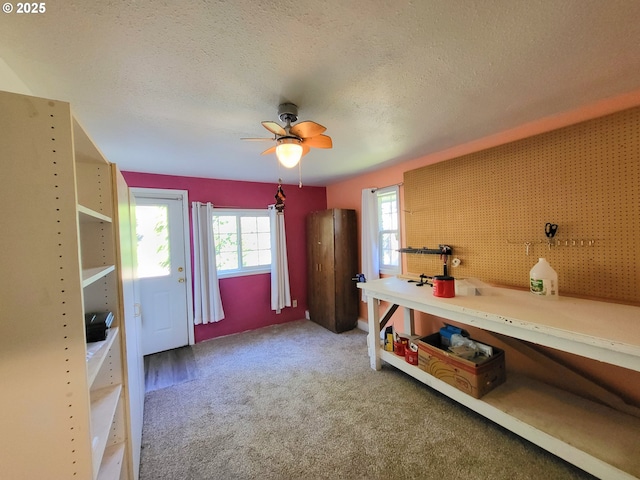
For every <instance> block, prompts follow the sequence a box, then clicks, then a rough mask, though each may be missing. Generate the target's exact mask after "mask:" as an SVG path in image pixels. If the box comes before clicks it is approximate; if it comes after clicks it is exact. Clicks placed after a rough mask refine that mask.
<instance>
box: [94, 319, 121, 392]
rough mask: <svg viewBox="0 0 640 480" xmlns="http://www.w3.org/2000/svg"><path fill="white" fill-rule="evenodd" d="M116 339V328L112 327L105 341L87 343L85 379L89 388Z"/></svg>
mask: <svg viewBox="0 0 640 480" xmlns="http://www.w3.org/2000/svg"><path fill="white" fill-rule="evenodd" d="M117 337H118V327H112V328H110V329H109V330H107V338H106V339H105V340H102V341H100V342H92V343H87V378H88V381H89V382H88V383H89V387H91V385H93V382H94V380H95V379H96V377H97V376H98V372H99V371H100V367H102V364H103V363H104V359H105V358H107V354H108V353H109V349H110V348H111V345H113V342H114V340H115V339H116V338H117Z"/></svg>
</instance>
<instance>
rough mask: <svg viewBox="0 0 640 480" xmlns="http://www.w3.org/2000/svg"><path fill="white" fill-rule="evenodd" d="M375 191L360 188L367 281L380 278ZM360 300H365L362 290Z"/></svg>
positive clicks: (362, 259) (362, 238)
mask: <svg viewBox="0 0 640 480" xmlns="http://www.w3.org/2000/svg"><path fill="white" fill-rule="evenodd" d="M376 200H377V198H376V193H375V190H374V189H372V188H365V189H364V190H362V213H361V214H360V219H361V227H362V228H361V230H362V235H361V245H360V247H361V248H360V252H361V255H362V258H361V263H362V272H361V273H363V274H364V277H365V278H366V279H367V281H370V280H375V279H377V278H380V257H379V250H378V249H379V246H378V207H377V202H376ZM362 301H363V302H365V303H366V302H367V296H366V295H365V294H364V290H363V291H362Z"/></svg>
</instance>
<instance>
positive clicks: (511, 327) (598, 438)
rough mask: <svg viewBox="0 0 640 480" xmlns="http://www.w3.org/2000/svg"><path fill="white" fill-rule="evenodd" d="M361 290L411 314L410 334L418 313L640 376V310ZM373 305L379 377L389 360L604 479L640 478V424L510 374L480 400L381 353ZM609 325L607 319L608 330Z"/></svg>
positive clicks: (508, 296)
mask: <svg viewBox="0 0 640 480" xmlns="http://www.w3.org/2000/svg"><path fill="white" fill-rule="evenodd" d="M358 286H359V288H362V289H364V290H365V291H366V293H367V296H368V297H369V298H377V299H380V300H385V301H388V302H390V303H391V304H392V305H399V306H402V307H404V308H405V330H407V331H409V330H411V329H412V320H413V311H415V310H417V311H421V312H425V313H430V314H434V315H437V316H438V317H441V318H444V319H448V320H454V321H456V322H459V323H462V324H465V325H470V326H475V327H478V328H483V329H485V330H488V331H491V332H495V333H501V334H503V335H508V336H511V337H513V338H519V339H522V340H528V341H533V342H535V343H538V344H540V345H546V346H552V347H553V348H560V349H562V350H564V351H570V352H573V353H576V354H579V355H582V356H585V357H588V358H596V359H598V360H601V361H605V362H608V363H611V364H616V365H620V366H624V367H626V368H629V369H632V370H639V369H640V363H639V360H640V333H638V329H637V320H638V318H640V308H638V307H632V306H628V305H618V304H610V303H604V302H595V301H589V300H580V299H570V298H561V299H559V301H557V302H552V303H551V302H546V303H540V300H539V299H532V298H531V296H530V295H528V292H518V291H512V290H507V289H494V290H492V293H493V295H487V296H477V297H476V296H474V297H455V298H452V299H439V298H436V297H433V295H432V294H431V292H430V290H427V291H425V290H423V289H418V288H415V286H412V285H410V284H407V283H406V282H405V281H402V280H400V279H397V278H385V279H381V280H374V281H372V282H368V283H361V284H358ZM368 305H369V311H368V313H369V337H368V342H369V357H370V360H371V367H372V368H374V369H378V370H379V369H380V368H381V362H382V361H384V362H386V363H388V364H389V365H392V366H394V367H395V368H398V369H399V370H402V371H403V372H405V373H407V374H408V375H411V376H412V377H414V378H416V379H418V380H420V381H421V382H423V383H425V384H426V385H428V386H430V387H431V388H433V389H435V390H437V391H439V392H441V393H443V394H445V395H447V396H448V397H450V398H452V399H454V400H456V401H457V402H459V403H461V404H462V405H464V406H466V407H468V408H470V409H471V410H473V411H475V412H477V413H479V414H481V415H483V416H485V417H487V418H489V419H490V420H492V421H494V422H495V423H497V424H499V425H502V426H503V427H505V428H507V429H509V430H511V431H512V432H514V433H516V434H518V435H520V436H522V437H523V438H526V439H527V440H529V441H530V442H532V443H534V444H536V445H538V446H540V447H542V448H544V449H545V450H548V451H549V452H551V453H553V454H555V455H557V456H558V457H561V458H563V459H564V460H566V461H568V462H570V463H572V464H574V465H576V466H578V467H580V468H582V469H583V470H585V471H587V472H589V473H591V474H593V475H596V476H598V477H600V478H603V479H633V478H640V457H639V456H638V452H639V451H640V435H639V433H638V432H640V418H638V417H636V416H634V415H630V414H628V413H623V412H620V411H618V410H615V409H613V408H610V407H608V406H605V405H603V404H600V403H597V402H594V401H591V400H587V399H585V398H582V397H580V396H577V395H574V394H571V393H568V392H566V391H563V390H560V389H558V388H554V387H551V386H549V385H547V384H544V383H542V382H538V381H535V380H533V379H530V378H527V377H524V376H519V375H513V374H511V373H510V374H509V375H508V377H507V381H506V383H505V384H503V385H501V386H499V387H497V388H496V389H495V390H493V391H491V392H489V393H488V394H487V395H485V396H483V397H482V398H481V399H475V398H473V397H471V396H469V395H467V394H465V393H463V392H461V391H460V390H457V389H456V388H454V387H452V386H450V385H448V384H446V383H444V382H442V381H440V380H438V379H437V378H435V377H433V376H431V375H429V374H428V373H426V372H425V371H423V370H421V369H420V368H418V367H416V366H413V365H410V364H408V363H407V362H406V361H405V360H404V357H399V356H397V355H395V354H393V353H390V352H386V351H384V349H383V348H381V346H380V326H379V320H380V315H379V312H378V309H377V305H376V302H375V301H373V300H370V301H369V303H368ZM604 312H606V317H603V314H604ZM603 318H607V322H606V325H603V323H605V322H603V321H602V319H603ZM634 325H635V327H634Z"/></svg>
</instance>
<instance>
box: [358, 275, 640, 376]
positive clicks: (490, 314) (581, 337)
mask: <svg viewBox="0 0 640 480" xmlns="http://www.w3.org/2000/svg"><path fill="white" fill-rule="evenodd" d="M358 288H361V289H363V290H364V291H365V292H366V293H367V295H370V296H373V297H375V298H379V299H381V300H386V301H390V302H392V303H396V304H399V305H402V306H405V307H408V308H413V309H415V310H418V311H422V312H426V313H431V314H433V315H438V316H442V317H444V318H449V319H451V320H455V321H459V322H462V323H465V324H468V325H474V326H477V327H479V328H483V329H485V330H489V331H493V332H496V333H503V334H506V335H509V336H512V337H514V338H520V339H522V340H527V341H532V342H534V343H539V344H542V345H547V346H550V347H553V348H559V349H562V350H566V351H569V352H572V353H576V354H578V355H583V356H587V357H590V358H596V359H598V360H602V361H606V362H609V363H613V364H617V365H620V366H623V367H626V368H631V369H634V370H638V371H640V307H636V306H630V305H621V304H615V303H608V302H602V301H594V300H586V299H579V298H572V297H562V296H560V297H559V298H558V299H557V300H548V299H543V298H538V297H536V296H534V295H533V294H531V293H530V292H528V291H519V290H511V289H507V288H498V287H489V288H487V289H483V290H482V291H483V293H488V294H486V295H485V294H483V295H476V296H460V295H458V296H456V297H454V298H439V297H434V296H433V293H432V288H431V287H430V286H428V285H425V286H423V287H418V286H416V284H415V283H410V282H408V281H407V280H403V279H399V278H397V277H387V278H382V279H379V280H373V281H370V282H366V283H358ZM583 346H588V349H587V350H586V351H585V350H584V348H583ZM594 349H596V350H598V349H602V350H607V351H608V352H606V354H605V355H604V356H602V355H599V354H597V352H596V351H594ZM612 354H614V356H616V355H615V354H621V355H622V356H623V357H624V356H626V357H627V358H624V359H620V360H615V359H612V358H611V355H612ZM629 356H630V357H636V358H628V357H629Z"/></svg>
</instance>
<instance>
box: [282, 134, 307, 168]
mask: <svg viewBox="0 0 640 480" xmlns="http://www.w3.org/2000/svg"><path fill="white" fill-rule="evenodd" d="M276 157H278V160H279V161H280V163H281V164H282V165H283V166H285V167H287V168H293V167H295V166H296V165H297V164H298V162H299V161H300V158H302V145H300V142H299V141H298V140H297V139H295V138H281V139H280V140H278V146H277V147H276Z"/></svg>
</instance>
